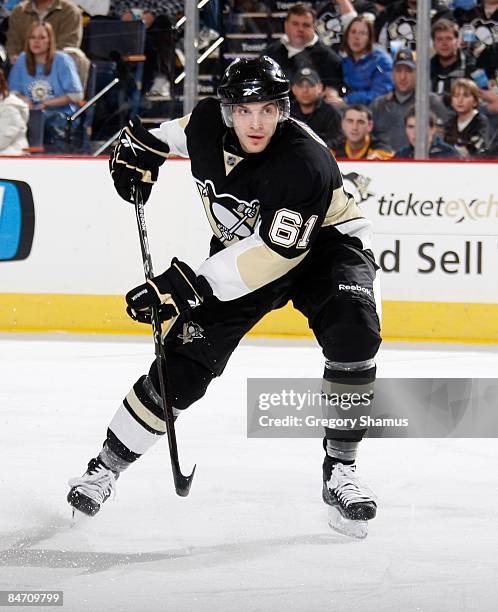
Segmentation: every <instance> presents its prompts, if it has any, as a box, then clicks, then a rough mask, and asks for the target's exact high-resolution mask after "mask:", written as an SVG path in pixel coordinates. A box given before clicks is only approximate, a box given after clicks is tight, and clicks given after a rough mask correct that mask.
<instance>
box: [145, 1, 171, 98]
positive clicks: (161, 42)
mask: <svg viewBox="0 0 498 612" xmlns="http://www.w3.org/2000/svg"><path fill="white" fill-rule="evenodd" d="M141 19H142V21H143V23H144V24H145V27H146V28H147V30H146V34H145V58H146V59H145V63H144V76H143V89H144V91H146V92H148V94H150V95H155V96H161V97H163V98H168V97H169V96H170V93H171V91H170V89H171V82H172V80H173V78H174V66H175V42H176V39H175V36H174V33H173V29H172V26H171V21H170V18H169V17H168V15H166V14H161V15H156V14H155V13H153V12H152V11H151V10H147V11H144V12H143V13H142V16H141Z"/></svg>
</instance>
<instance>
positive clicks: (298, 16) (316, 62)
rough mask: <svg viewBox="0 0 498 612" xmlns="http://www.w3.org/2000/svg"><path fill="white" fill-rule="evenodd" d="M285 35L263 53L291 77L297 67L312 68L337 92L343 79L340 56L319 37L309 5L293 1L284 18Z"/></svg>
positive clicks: (327, 85) (326, 84) (313, 14)
mask: <svg viewBox="0 0 498 612" xmlns="http://www.w3.org/2000/svg"><path fill="white" fill-rule="evenodd" d="M284 32H285V33H284V35H283V36H282V38H281V40H280V41H279V42H276V43H273V44H271V45H270V46H269V47H267V49H266V50H265V51H264V52H263V54H264V55H268V56H270V57H271V58H272V59H274V60H275V61H276V62H278V64H280V66H281V67H282V69H283V71H284V72H285V73H286V75H287V77H288V78H289V79H291V80H292V78H293V76H294V75H295V73H296V72H297V71H298V70H299V69H300V68H312V69H313V70H315V71H316V72H318V74H319V75H320V78H321V80H322V82H323V84H324V85H325V86H326V87H333V88H334V89H335V90H337V91H340V90H341V87H342V84H343V78H342V67H341V58H340V57H339V55H338V54H337V53H336V52H335V51H333V50H332V49H329V48H328V47H327V46H326V45H324V43H323V42H321V41H320V40H319V38H318V35H317V33H316V32H315V12H314V10H313V9H312V8H311V6H310V5H308V4H301V3H300V4H295V5H293V6H291V8H290V9H289V11H288V13H287V16H286V18H285V21H284Z"/></svg>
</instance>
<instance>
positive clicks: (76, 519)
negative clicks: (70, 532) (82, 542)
mask: <svg viewBox="0 0 498 612" xmlns="http://www.w3.org/2000/svg"><path fill="white" fill-rule="evenodd" d="M71 510H72V513H71V527H77V526H78V525H82V524H84V523H86V522H88V521H89V520H90V519H91V518H92V517H91V516H88V514H85V513H83V512H80V511H79V510H76V508H71Z"/></svg>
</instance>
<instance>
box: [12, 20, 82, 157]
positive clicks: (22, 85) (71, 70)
mask: <svg viewBox="0 0 498 612" xmlns="http://www.w3.org/2000/svg"><path fill="white" fill-rule="evenodd" d="M9 86H10V89H11V91H12V92H14V93H17V94H18V95H19V96H21V98H23V99H24V100H25V101H26V102H27V103H28V105H29V107H30V108H33V109H37V110H42V111H43V114H44V117H45V141H46V144H48V145H57V143H58V142H59V141H63V139H64V128H65V126H66V123H67V119H66V117H67V115H71V114H72V113H74V112H75V111H76V109H77V104H76V103H77V102H78V101H80V100H81V99H82V98H83V88H82V85H81V81H80V78H79V76H78V73H77V71H76V67H75V64H74V61H73V60H72V58H70V57H69V56H68V55H66V54H65V53H62V52H61V51H56V50H55V38H54V32H53V29H52V26H51V25H50V24H49V23H33V25H32V26H31V28H30V30H29V32H28V37H27V41H26V46H25V52H24V53H21V55H20V56H19V58H18V60H17V62H16V63H15V64H14V66H13V67H12V70H11V71H10V74H9ZM59 144H60V142H59Z"/></svg>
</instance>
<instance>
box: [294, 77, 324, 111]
mask: <svg viewBox="0 0 498 612" xmlns="http://www.w3.org/2000/svg"><path fill="white" fill-rule="evenodd" d="M322 91H323V85H322V84H321V83H318V84H317V85H312V84H311V83H310V82H309V81H307V80H306V79H304V80H303V81H301V82H300V83H294V85H293V86H292V93H293V94H294V97H295V98H296V100H297V101H298V102H299V104H302V105H304V106H308V105H312V104H315V103H316V101H317V100H318V98H319V97H320V96H321V94H322Z"/></svg>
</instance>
